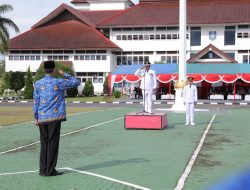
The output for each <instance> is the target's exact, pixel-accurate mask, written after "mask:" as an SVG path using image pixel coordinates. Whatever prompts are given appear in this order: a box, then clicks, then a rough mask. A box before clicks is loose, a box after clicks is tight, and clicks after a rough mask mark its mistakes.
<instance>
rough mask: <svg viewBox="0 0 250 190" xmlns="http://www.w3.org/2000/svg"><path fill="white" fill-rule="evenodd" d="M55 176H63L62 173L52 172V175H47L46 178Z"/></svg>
mask: <svg viewBox="0 0 250 190" xmlns="http://www.w3.org/2000/svg"><path fill="white" fill-rule="evenodd" d="M57 175H63V172H59V171H56V170H55V171H54V172H53V173H52V174H50V175H48V176H57Z"/></svg>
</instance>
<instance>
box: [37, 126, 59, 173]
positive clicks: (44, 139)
mask: <svg viewBox="0 0 250 190" xmlns="http://www.w3.org/2000/svg"><path fill="white" fill-rule="evenodd" d="M39 129H40V142H41V150H40V170H39V172H40V174H42V175H51V174H52V173H53V172H55V167H56V164H57V158H58V149H59V140H60V131H61V122H54V123H50V124H41V125H39Z"/></svg>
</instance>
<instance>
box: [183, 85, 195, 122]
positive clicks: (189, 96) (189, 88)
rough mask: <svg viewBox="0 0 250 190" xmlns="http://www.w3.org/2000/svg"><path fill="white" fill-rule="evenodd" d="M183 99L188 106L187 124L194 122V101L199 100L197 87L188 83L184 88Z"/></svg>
mask: <svg viewBox="0 0 250 190" xmlns="http://www.w3.org/2000/svg"><path fill="white" fill-rule="evenodd" d="M183 100H184V103H185V106H186V124H189V122H191V125H195V124H194V102H197V87H196V86H195V85H193V84H191V85H190V84H188V85H186V86H185V87H184V89H183Z"/></svg>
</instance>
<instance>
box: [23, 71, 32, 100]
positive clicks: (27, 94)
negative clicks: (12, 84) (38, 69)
mask: <svg viewBox="0 0 250 190" xmlns="http://www.w3.org/2000/svg"><path fill="white" fill-rule="evenodd" d="M25 76H26V77H25V89H24V98H25V99H31V98H33V91H34V87H33V79H32V73H31V72H30V67H29V68H28V71H27V72H26V75H25Z"/></svg>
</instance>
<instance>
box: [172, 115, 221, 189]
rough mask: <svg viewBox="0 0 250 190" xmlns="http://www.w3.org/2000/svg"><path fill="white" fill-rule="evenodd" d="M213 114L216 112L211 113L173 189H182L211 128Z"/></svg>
mask: <svg viewBox="0 0 250 190" xmlns="http://www.w3.org/2000/svg"><path fill="white" fill-rule="evenodd" d="M215 116H216V114H214V115H213V117H212V119H211V120H210V122H209V124H208V126H207V128H206V130H205V131H204V133H203V135H202V137H201V140H200V142H199V144H198V146H197V148H196V149H195V151H194V153H193V155H192V157H191V159H190V160H189V162H188V165H187V167H186V168H185V171H184V172H183V174H182V175H181V177H180V178H179V180H178V183H177V185H176V187H175V190H182V189H183V187H184V184H185V181H186V179H187V177H188V175H189V173H190V171H191V169H192V167H193V165H194V162H195V160H196V158H197V156H198V154H199V152H200V150H201V148H202V146H203V143H204V141H205V138H206V136H207V133H208V131H209V129H210V128H211V125H212V123H213V121H214V118H215Z"/></svg>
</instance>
